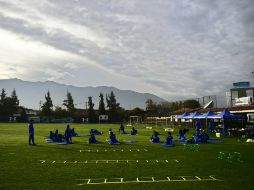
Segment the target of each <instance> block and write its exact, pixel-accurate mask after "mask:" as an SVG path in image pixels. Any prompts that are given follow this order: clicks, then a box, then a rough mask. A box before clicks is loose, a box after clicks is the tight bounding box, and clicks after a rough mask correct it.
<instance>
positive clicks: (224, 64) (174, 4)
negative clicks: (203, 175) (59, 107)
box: [0, 0, 254, 100]
mask: <svg viewBox="0 0 254 190" xmlns="http://www.w3.org/2000/svg"><path fill="white" fill-rule="evenodd" d="M252 71H254V1H253V0H241V1H239V0H212V1H211V0H40V1H34V0H23V1H21V0H0V79H6V78H19V79H23V80H29V81H46V80H52V81H56V82H60V83H64V84H72V85H76V86H102V85H106V86H115V87H117V88H120V89H131V90H135V91H138V92H150V93H153V94H156V95H158V96H160V97H162V98H165V99H166V100H177V99H185V98H195V97H200V96H205V95H213V94H215V95H217V96H220V97H224V96H225V92H226V91H228V90H229V88H230V87H231V86H232V83H233V82H237V81H250V80H251V77H252V76H251V73H252Z"/></svg>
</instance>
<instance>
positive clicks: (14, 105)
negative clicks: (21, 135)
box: [10, 89, 19, 113]
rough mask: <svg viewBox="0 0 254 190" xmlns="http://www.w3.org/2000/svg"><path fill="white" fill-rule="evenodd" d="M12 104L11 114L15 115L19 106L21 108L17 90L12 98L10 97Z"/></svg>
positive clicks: (13, 92) (12, 94)
mask: <svg viewBox="0 0 254 190" xmlns="http://www.w3.org/2000/svg"><path fill="white" fill-rule="evenodd" d="M10 98H11V99H10V101H11V102H10V103H11V107H10V109H11V112H13V113H15V112H16V111H17V110H18V106H19V99H18V96H17V94H16V90H15V89H13V91H12V93H11V97H10Z"/></svg>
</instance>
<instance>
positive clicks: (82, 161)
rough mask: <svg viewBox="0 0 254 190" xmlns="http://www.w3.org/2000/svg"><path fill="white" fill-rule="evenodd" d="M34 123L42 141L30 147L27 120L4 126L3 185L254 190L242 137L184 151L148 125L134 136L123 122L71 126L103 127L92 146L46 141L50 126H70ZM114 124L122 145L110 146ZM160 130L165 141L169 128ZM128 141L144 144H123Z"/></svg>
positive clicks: (0, 148)
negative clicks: (154, 138) (155, 138)
mask: <svg viewBox="0 0 254 190" xmlns="http://www.w3.org/2000/svg"><path fill="white" fill-rule="evenodd" d="M34 126H35V142H36V144H37V145H36V146H29V145H28V135H27V133H28V129H27V124H12V123H1V124H0V137H1V143H0V154H1V156H0V189H103V190H106V189H109V190H114V189H117V190H120V189H124V190H127V189H130V190H135V189H149V190H152V189H156V190H159V189H202V190H205V189H219V190H221V189H230V190H232V189H237V190H240V189H241V190H242V189H253V185H254V182H253V179H254V171H253V168H254V163H253V161H254V144H247V143H245V142H243V141H239V140H238V139H237V138H231V137H228V138H225V139H224V142H223V143H214V144H200V145H199V150H198V151H193V150H184V145H183V144H181V143H175V146H174V147H164V146H161V145H159V144H152V143H150V142H149V136H150V135H151V134H152V130H149V129H145V128H144V127H142V126H140V128H138V130H139V134H138V135H137V136H129V135H120V134H118V131H117V129H118V128H119V125H110V124H100V125H99V124H98V125H89V124H71V127H74V128H75V130H76V131H77V132H78V133H79V134H88V132H89V130H90V128H97V129H99V130H101V131H103V132H104V134H103V135H101V136H96V138H97V140H99V142H100V143H99V144H96V145H89V144H88V138H89V137H74V138H73V140H74V141H75V144H72V145H58V144H53V143H46V142H45V141H44V138H43V137H44V136H46V135H47V134H48V133H49V131H50V130H53V131H54V130H55V129H59V132H60V133H63V131H64V129H65V127H66V126H65V124H37V123H35V125H34ZM109 128H112V129H113V131H114V132H116V135H117V139H118V140H120V141H121V144H120V145H108V144H106V142H105V140H106V139H107V138H108V129H109ZM126 130H127V131H130V129H128V127H126ZM157 130H158V131H159V132H160V133H161V134H162V135H161V136H160V138H161V140H164V138H165V135H166V132H164V131H163V129H159V128H158V129H157ZM191 134H192V132H189V134H188V135H189V136H190V135H191ZM173 136H174V138H175V139H176V138H177V137H176V135H175V133H174V135H173ZM128 139H136V140H138V142H135V143H123V142H122V141H123V140H128ZM80 150H82V151H80ZM89 150H90V152H89ZM105 150H106V151H105ZM130 150H131V151H130ZM220 151H223V152H225V153H233V152H239V153H240V154H241V160H242V162H239V161H237V160H236V159H234V158H232V159H223V160H220V159H218V154H219V152H220ZM117 160H118V161H117ZM126 160H128V162H127V161H126ZM137 160H138V161H137ZM86 162H87V163H86ZM107 162H108V163H107ZM211 175H212V177H214V178H211V177H209V176H211ZM179 176H182V177H179ZM184 176H185V177H184ZM195 176H197V177H195ZM167 177H169V179H171V181H169V180H168V178H167ZM116 178H119V179H116ZM121 178H123V179H121ZM137 178H138V181H139V182H137ZM82 179H83V180H82ZM84 179H86V180H84ZM88 179H90V180H89V184H87V182H88ZM105 179H106V180H105ZM121 180H122V182H124V183H120V182H121ZM104 182H106V183H104ZM108 182H119V183H108ZM93 183H98V184H93Z"/></svg>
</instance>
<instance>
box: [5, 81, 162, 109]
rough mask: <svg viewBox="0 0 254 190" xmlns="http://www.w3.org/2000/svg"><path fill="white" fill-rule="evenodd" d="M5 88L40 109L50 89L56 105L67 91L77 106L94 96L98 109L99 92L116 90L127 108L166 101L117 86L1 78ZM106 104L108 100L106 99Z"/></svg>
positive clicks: (21, 100)
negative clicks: (86, 85) (85, 85)
mask: <svg viewBox="0 0 254 190" xmlns="http://www.w3.org/2000/svg"><path fill="white" fill-rule="evenodd" d="M2 88H4V89H5V90H6V92H7V95H10V94H11V92H12V90H13V89H14V88H15V89H16V93H17V95H18V98H19V100H20V105H21V106H24V107H27V108H32V109H37V110H38V109H39V105H40V101H42V102H45V98H44V97H45V94H46V93H47V91H48V90H49V91H50V95H51V98H52V100H53V104H54V105H62V103H63V100H64V99H65V98H66V94H67V91H69V92H70V93H71V94H72V97H73V99H74V103H75V104H76V107H77V108H83V109H84V108H85V104H86V103H85V102H86V101H87V100H88V98H87V97H89V96H92V97H93V102H94V104H95V107H94V108H95V109H98V102H99V94H100V93H103V95H104V98H105V97H106V94H109V93H110V92H111V91H113V92H114V94H115V96H116V100H117V102H119V103H120V106H121V107H123V108H125V109H133V108H135V107H140V108H145V102H146V100H147V99H152V100H153V101H155V102H161V101H165V100H164V99H162V98H160V97H158V96H155V95H153V94H149V93H139V92H135V91H132V90H120V89H117V88H115V87H107V86H98V87H76V86H72V85H65V84H59V83H56V82H52V81H46V82H29V81H23V80H20V79H0V90H2ZM104 103H105V104H106V100H104Z"/></svg>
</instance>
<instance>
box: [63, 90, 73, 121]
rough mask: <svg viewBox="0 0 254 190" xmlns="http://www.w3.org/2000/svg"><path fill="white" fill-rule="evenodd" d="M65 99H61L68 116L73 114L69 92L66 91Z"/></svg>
mask: <svg viewBox="0 0 254 190" xmlns="http://www.w3.org/2000/svg"><path fill="white" fill-rule="evenodd" d="M66 96H67V99H66V100H64V101H63V105H64V106H65V107H66V109H67V111H68V114H69V116H70V117H72V116H74V113H75V106H74V101H73V98H72V95H71V93H70V92H67V95H66Z"/></svg>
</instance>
